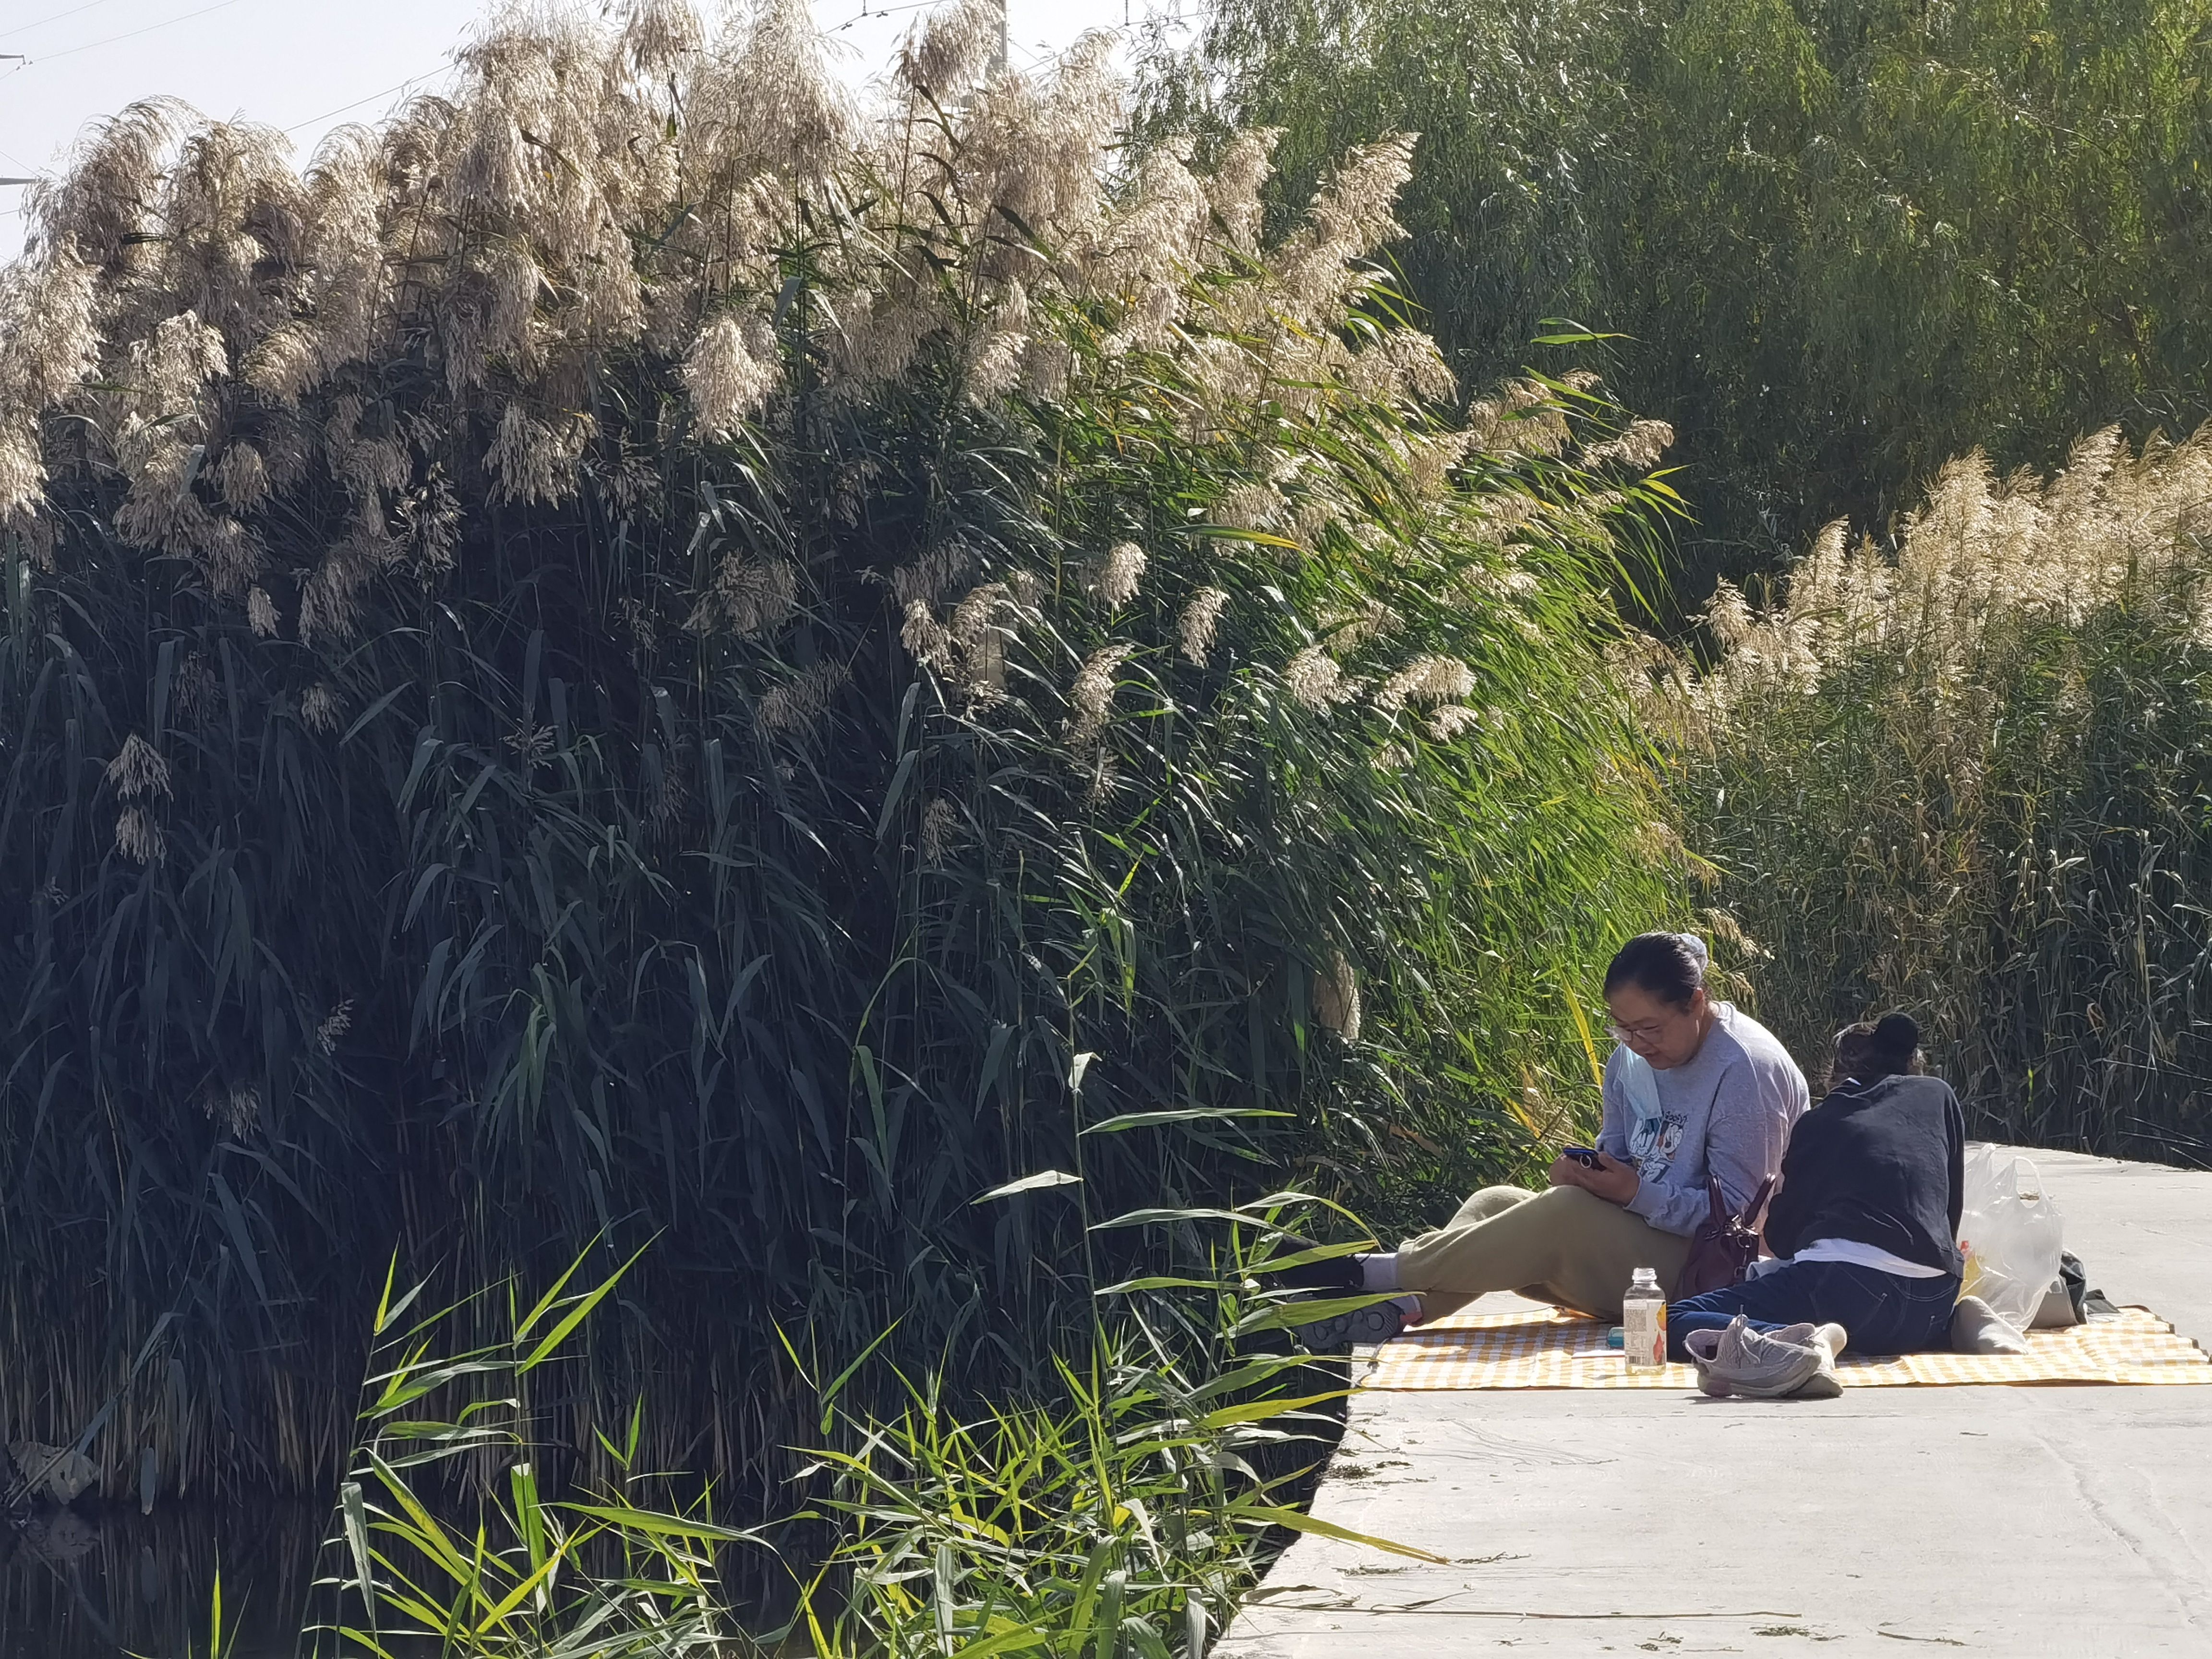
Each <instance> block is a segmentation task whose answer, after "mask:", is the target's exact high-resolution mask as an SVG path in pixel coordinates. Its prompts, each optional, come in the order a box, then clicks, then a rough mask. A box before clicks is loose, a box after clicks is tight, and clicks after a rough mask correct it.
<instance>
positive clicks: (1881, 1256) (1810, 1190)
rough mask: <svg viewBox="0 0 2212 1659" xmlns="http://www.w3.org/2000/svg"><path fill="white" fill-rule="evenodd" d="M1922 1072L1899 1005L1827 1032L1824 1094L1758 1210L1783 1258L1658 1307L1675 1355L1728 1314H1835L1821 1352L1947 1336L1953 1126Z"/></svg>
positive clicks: (1940, 1342)
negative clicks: (1832, 1049) (1831, 1053)
mask: <svg viewBox="0 0 2212 1659" xmlns="http://www.w3.org/2000/svg"><path fill="white" fill-rule="evenodd" d="M1921 1071H1922V1066H1921V1057H1920V1027H1919V1026H1918V1025H1917V1024H1914V1022H1913V1020H1912V1018H1911V1016H1910V1015H1908V1014H1886V1015H1884V1016H1883V1017H1882V1018H1881V1021H1880V1022H1878V1023H1877V1024H1871V1025H1869V1024H1857V1025H1852V1026H1848V1027H1846V1028H1845V1029H1844V1030H1842V1031H1840V1032H1838V1034H1837V1036H1836V1058H1835V1064H1834V1067H1833V1069H1832V1072H1831V1073H1830V1078H1831V1085H1830V1088H1829V1091H1828V1093H1827V1094H1826V1097H1823V1098H1822V1100H1821V1102H1820V1104H1819V1105H1817V1106H1815V1107H1814V1108H1813V1109H1812V1110H1811V1111H1809V1112H1808V1113H1806V1114H1805V1115H1804V1116H1803V1117H1802V1118H1801V1119H1799V1120H1798V1122H1797V1127H1796V1128H1795V1129H1794V1130H1792V1131H1791V1132H1790V1150H1789V1152H1788V1153H1787V1154H1786V1155H1784V1158H1783V1160H1782V1186H1781V1188H1780V1190H1779V1191H1778V1192H1777V1193H1776V1194H1775V1195H1774V1202H1773V1203H1772V1205H1771V1206H1770V1207H1769V1208H1768V1210H1767V1212H1766V1229H1765V1237H1766V1247H1767V1249H1770V1250H1771V1251H1773V1252H1774V1253H1775V1255H1777V1256H1778V1257H1780V1258H1782V1260H1781V1261H1778V1262H1769V1263H1765V1264H1762V1266H1761V1267H1760V1269H1759V1271H1758V1273H1756V1276H1754V1277H1753V1278H1751V1279H1746V1280H1745V1281H1744V1282H1743V1283H1742V1284H1741V1285H1735V1286H1733V1287H1732V1288H1730V1289H1728V1290H1723V1291H1707V1292H1706V1293H1705V1295H1703V1296H1695V1297H1690V1298H1688V1299H1687V1300H1686V1301H1682V1302H1678V1303H1675V1304H1673V1305H1672V1306H1670V1307H1669V1308H1668V1310H1667V1346H1668V1351H1669V1352H1670V1353H1671V1354H1672V1356H1673V1357H1674V1358H1676V1359H1678V1360H1680V1359H1686V1358H1689V1357H1690V1355H1689V1353H1688V1351H1687V1350H1686V1348H1685V1347H1684V1346H1683V1339H1684V1338H1685V1337H1686V1336H1688V1335H1689V1334H1690V1333H1691V1332H1692V1331H1699V1330H1724V1329H1725V1328H1727V1327H1728V1326H1729V1324H1731V1323H1732V1322H1734V1320H1735V1316H1737V1315H1739V1314H1741V1315H1742V1316H1744V1322H1745V1323H1746V1325H1747V1326H1748V1327H1749V1328H1751V1329H1753V1330H1756V1331H1768V1332H1771V1331H1775V1330H1779V1329H1781V1328H1784V1327H1785V1326H1790V1325H1805V1324H1809V1325H1813V1326H1816V1327H1825V1326H1840V1327H1841V1328H1842V1330H1841V1333H1840V1334H1836V1333H1828V1332H1823V1333H1822V1336H1823V1339H1824V1340H1826V1342H1827V1344H1828V1346H1830V1348H1831V1350H1832V1351H1833V1350H1839V1349H1841V1348H1842V1347H1844V1346H1845V1344H1846V1343H1848V1345H1849V1346H1850V1347H1851V1348H1852V1349H1854V1350H1856V1351H1857V1352H1863V1353H1918V1352H1923V1351H1925V1350H1929V1349H1936V1350H1941V1349H1945V1348H1948V1347H1949V1346H1951V1337H1950V1333H1951V1315H1952V1309H1953V1304H1955V1303H1956V1302H1957V1301H1958V1299H1959V1270H1960V1260H1959V1246H1958V1243H1957V1240H1958V1237H1959V1210H1960V1199H1961V1193H1962V1188H1963V1184H1964V1175H1963V1170H1964V1164H1965V1158H1966V1120H1965V1117H1964V1116H1963V1115H1962V1114H1961V1113H1960V1109H1959V1101H1958V1097H1956V1096H1955V1095H1954V1094H1953V1093H1952V1092H1951V1085H1949V1084H1948V1083H1946V1082H1944V1081H1943V1080H1942V1079H1941V1078H1933V1077H1925V1076H1923V1075H1922V1074H1921Z"/></svg>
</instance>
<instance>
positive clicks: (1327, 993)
mask: <svg viewBox="0 0 2212 1659" xmlns="http://www.w3.org/2000/svg"><path fill="white" fill-rule="evenodd" d="M1312 1000H1313V1012H1314V1018H1316V1020H1318V1021H1320V1022H1321V1024H1322V1025H1324V1026H1326V1027H1327V1028H1328V1030H1332V1031H1334V1032H1335V1033H1336V1034H1337V1036H1340V1037H1342V1038H1343V1039H1344V1040H1345V1041H1346V1042H1358V1041H1359V1024H1360V1007H1359V976H1358V974H1357V973H1355V972H1354V971H1353V969H1352V963H1351V962H1350V961H1349V960H1347V959H1346V957H1345V954H1344V952H1343V951H1337V952H1335V953H1334V956H1333V957H1331V958H1330V961H1329V963H1328V967H1327V969H1324V970H1323V971H1322V972H1320V973H1318V974H1316V975H1314V976H1313V986H1312Z"/></svg>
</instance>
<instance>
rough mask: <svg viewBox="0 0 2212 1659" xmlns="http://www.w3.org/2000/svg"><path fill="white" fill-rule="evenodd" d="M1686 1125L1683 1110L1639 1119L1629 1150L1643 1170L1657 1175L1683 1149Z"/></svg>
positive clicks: (1643, 1172) (1645, 1172)
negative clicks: (1683, 1132)
mask: <svg viewBox="0 0 2212 1659" xmlns="http://www.w3.org/2000/svg"><path fill="white" fill-rule="evenodd" d="M1683 1127H1684V1125H1683V1114H1681V1113H1680V1112H1669V1113H1668V1114H1667V1115H1665V1116H1664V1117H1662V1118H1646V1119H1644V1120H1641V1121H1638V1124H1637V1125H1636V1127H1635V1129H1634V1131H1633V1132H1632V1133H1631V1134H1630V1135H1629V1138H1628V1152H1629V1156H1630V1157H1631V1158H1633V1159H1634V1160H1635V1161H1636V1164H1637V1167H1638V1170H1639V1172H1640V1173H1642V1174H1644V1175H1646V1176H1656V1175H1657V1174H1658V1173H1659V1172H1660V1171H1662V1170H1664V1169H1665V1168H1666V1167H1667V1166H1668V1164H1670V1163H1672V1162H1673V1161H1674V1154H1675V1153H1676V1152H1678V1151H1680V1149H1681V1145H1682V1131H1683Z"/></svg>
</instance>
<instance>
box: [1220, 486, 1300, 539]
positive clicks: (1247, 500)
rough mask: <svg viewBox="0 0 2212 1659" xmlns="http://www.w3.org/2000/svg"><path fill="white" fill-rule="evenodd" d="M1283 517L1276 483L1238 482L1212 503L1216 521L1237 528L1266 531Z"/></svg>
mask: <svg viewBox="0 0 2212 1659" xmlns="http://www.w3.org/2000/svg"><path fill="white" fill-rule="evenodd" d="M1282 516H1283V498H1282V495H1281V494H1280V493H1279V491H1278V490H1277V489H1275V487H1274V486H1273V484H1264V483H1248V484H1239V485H1238V486H1237V488H1236V489H1232V490H1231V491H1230V492H1229V493H1228V494H1227V495H1224V496H1223V497H1222V498H1221V499H1220V500H1219V501H1216V502H1215V503H1214V504H1213V521H1214V522H1215V523H1216V524H1223V525H1227V526H1230V527H1231V528H1232V529H1236V530H1267V529H1271V528H1273V526H1275V525H1276V524H1277V523H1278V522H1279V521H1280V520H1281V518H1282Z"/></svg>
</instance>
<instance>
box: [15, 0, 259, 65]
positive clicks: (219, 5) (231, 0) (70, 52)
mask: <svg viewBox="0 0 2212 1659" xmlns="http://www.w3.org/2000/svg"><path fill="white" fill-rule="evenodd" d="M238 3H239V0H216V3H215V4H213V5H212V6H202V7H201V8H200V9H198V10H197V11H188V12H186V13H185V14H184V15H182V16H181V17H166V18H163V19H162V20H161V21H160V22H158V23H149V24H147V25H146V27H144V28H143V29H131V30H128V31H126V32H125V33H121V34H111V35H109V36H108V37H107V38H106V40H88V41H86V42H85V43H84V44H83V45H82V46H70V47H67V48H65V49H64V50H63V51H60V52H42V53H40V55H39V57H38V58H34V59H33V62H34V63H40V64H51V63H52V62H53V61H54V60H55V59H56V58H74V57H76V55H77V53H79V52H93V51H96V50H97V49H98V48H100V47H101V46H113V45H114V44H115V43H116V42H117V41H118V40H137V38H138V37H139V36H140V35H142V34H151V33H154V31H155V30H156V29H166V28H171V27H174V26H175V25H177V24H179V23H189V22H191V21H192V19H193V18H195V17H204V16H206V15H208V14H209V13H210V12H211V11H226V10H228V9H230V8H231V7H233V6H234V5H236V4H238Z"/></svg>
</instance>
